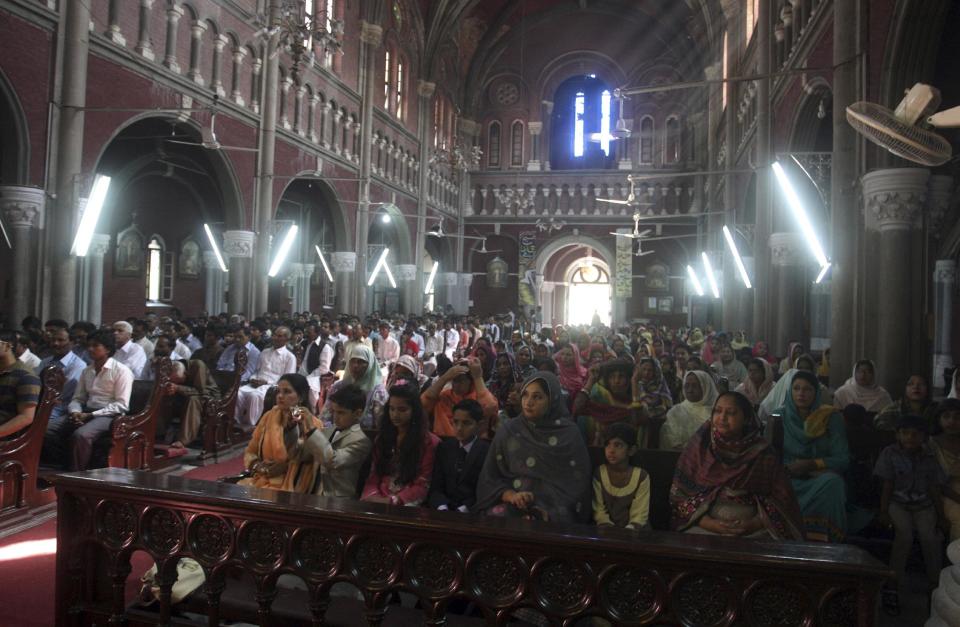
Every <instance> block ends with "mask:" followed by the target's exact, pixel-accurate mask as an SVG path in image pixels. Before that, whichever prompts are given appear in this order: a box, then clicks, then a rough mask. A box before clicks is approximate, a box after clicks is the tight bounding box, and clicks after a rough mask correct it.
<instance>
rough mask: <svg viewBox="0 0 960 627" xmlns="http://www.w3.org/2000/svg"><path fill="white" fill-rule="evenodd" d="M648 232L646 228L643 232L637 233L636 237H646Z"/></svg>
mask: <svg viewBox="0 0 960 627" xmlns="http://www.w3.org/2000/svg"><path fill="white" fill-rule="evenodd" d="M650 232H651V231H650V229H647V230H645V231H644V232H643V233H637V237H646V236H647V235H650Z"/></svg>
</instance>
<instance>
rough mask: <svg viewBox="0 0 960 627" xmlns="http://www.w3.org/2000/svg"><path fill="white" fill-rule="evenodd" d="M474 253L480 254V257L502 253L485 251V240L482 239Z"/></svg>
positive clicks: (499, 251) (500, 251)
mask: <svg viewBox="0 0 960 627" xmlns="http://www.w3.org/2000/svg"><path fill="white" fill-rule="evenodd" d="M474 252H476V253H479V254H481V255H486V254H488V253H490V254H493V253H502V252H503V251H502V250H487V238H483V239H482V240H480V248H478V249H476V250H475V251H474Z"/></svg>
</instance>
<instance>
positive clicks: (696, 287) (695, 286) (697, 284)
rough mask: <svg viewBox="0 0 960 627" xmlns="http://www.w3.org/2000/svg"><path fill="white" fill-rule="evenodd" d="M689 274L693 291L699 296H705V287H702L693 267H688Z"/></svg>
mask: <svg viewBox="0 0 960 627" xmlns="http://www.w3.org/2000/svg"><path fill="white" fill-rule="evenodd" d="M687 274H689V275H690V282H691V283H693V289H694V291H696V293H697V296H703V286H702V285H700V279H698V278H697V273H696V272H694V271H693V266H689V265H688V266H687Z"/></svg>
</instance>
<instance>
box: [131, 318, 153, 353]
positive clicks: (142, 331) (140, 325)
mask: <svg viewBox="0 0 960 627" xmlns="http://www.w3.org/2000/svg"><path fill="white" fill-rule="evenodd" d="M131 337H132V338H133V341H134V342H136V343H137V344H139V345H140V348H142V349H143V352H144V353H146V355H147V361H150V360H151V359H153V348H154V343H153V342H151V341H150V339H149V338H148V337H147V323H146V322H144V321H143V320H135V321H134V322H133V335H132V336H131Z"/></svg>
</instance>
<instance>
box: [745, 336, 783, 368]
mask: <svg viewBox="0 0 960 627" xmlns="http://www.w3.org/2000/svg"><path fill="white" fill-rule="evenodd" d="M750 356H751V357H755V358H756V359H762V360H763V361H765V362H767V363H768V364H770V365H771V366H776V365H777V360H776V359H774V358H773V356H772V355H771V354H770V347H769V346H767V343H766V342H764V341H763V340H760V341H759V342H757V343H756V344H754V345H753V350H751V351H750Z"/></svg>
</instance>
